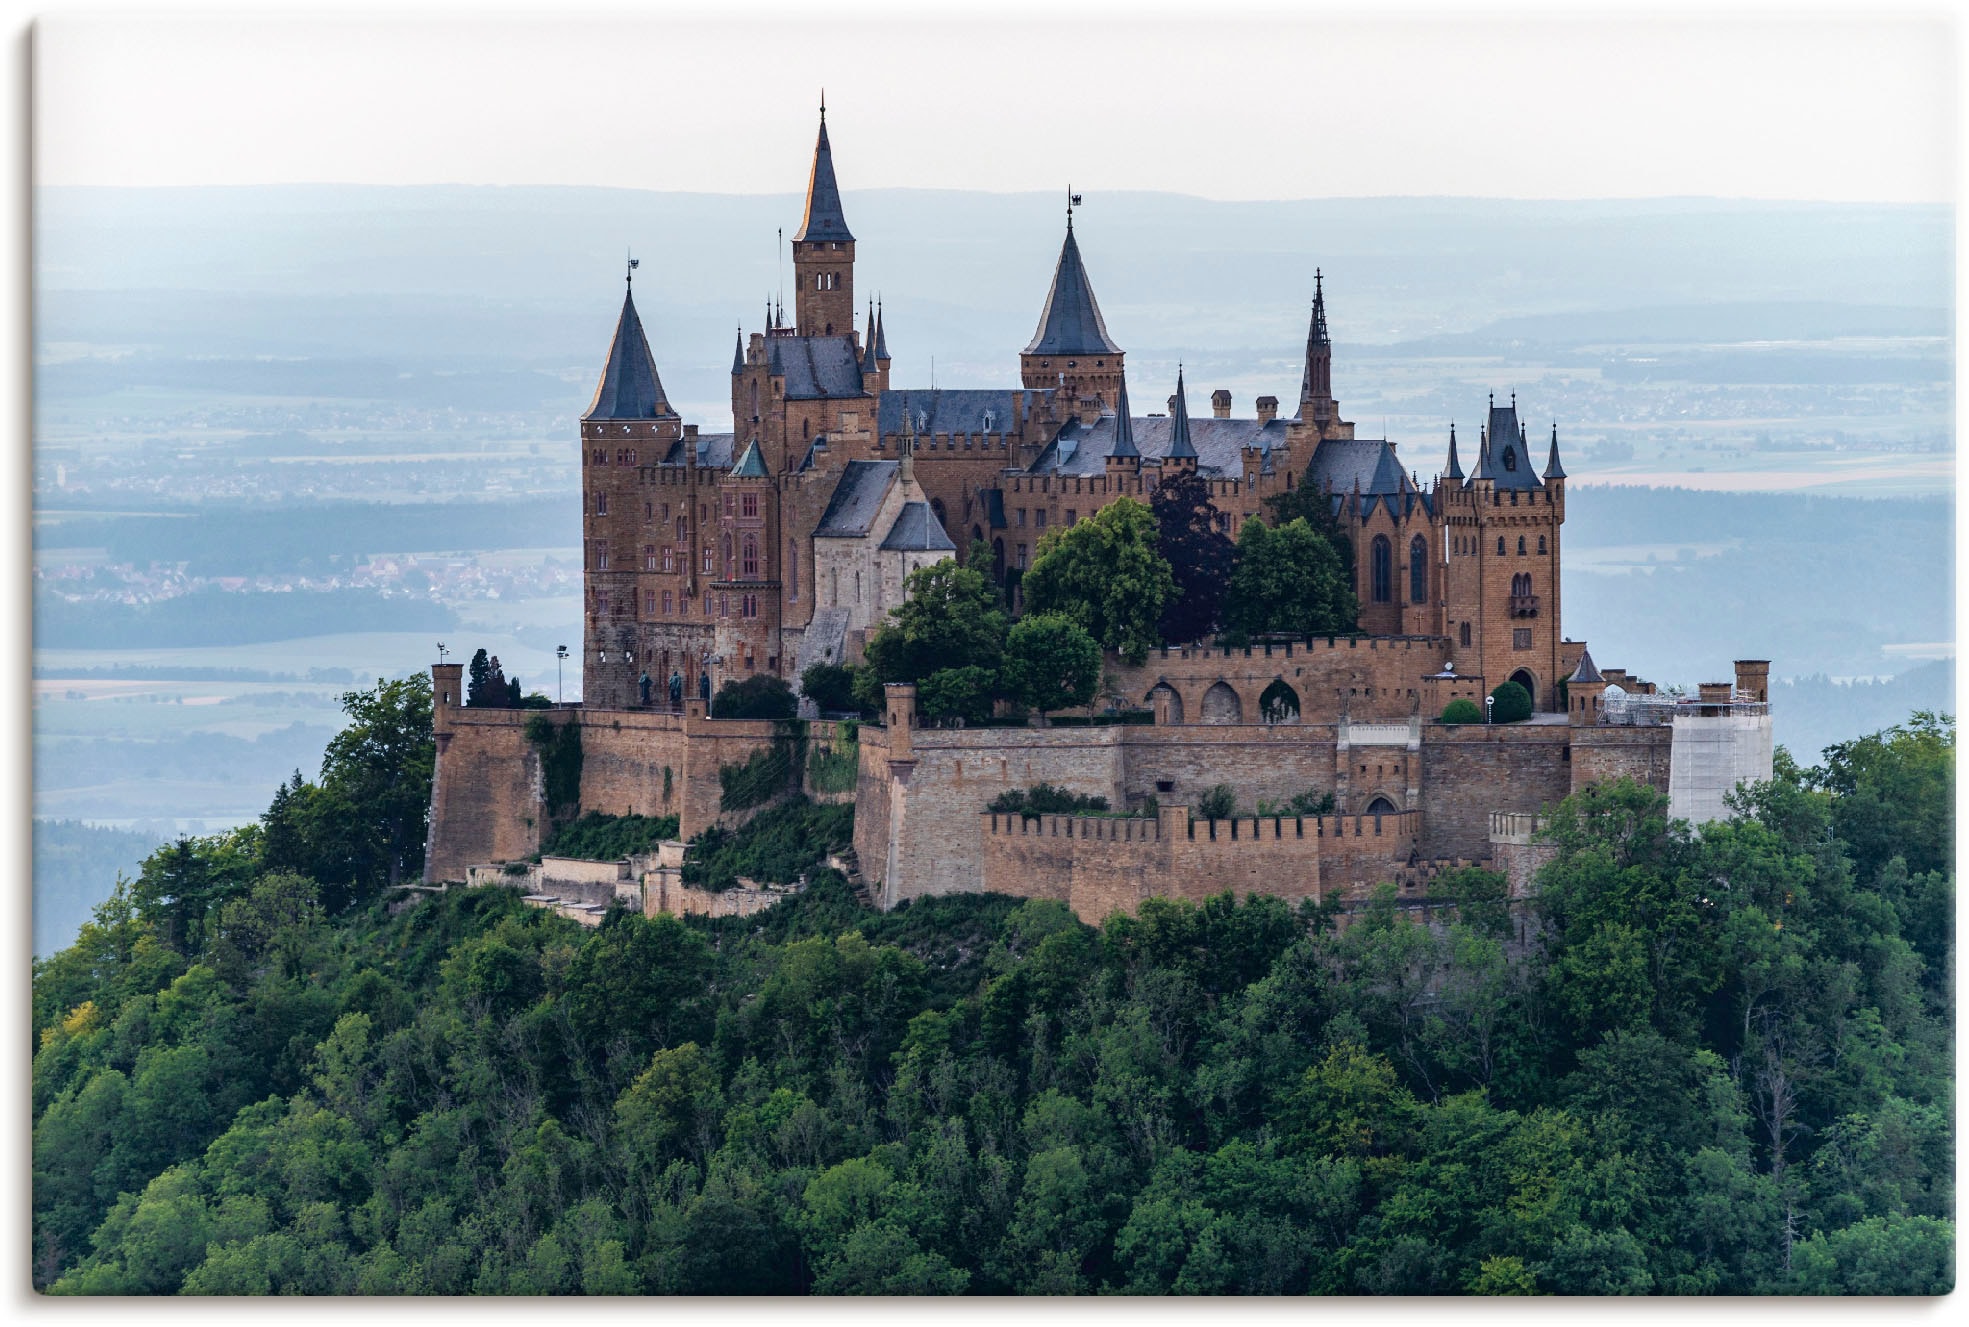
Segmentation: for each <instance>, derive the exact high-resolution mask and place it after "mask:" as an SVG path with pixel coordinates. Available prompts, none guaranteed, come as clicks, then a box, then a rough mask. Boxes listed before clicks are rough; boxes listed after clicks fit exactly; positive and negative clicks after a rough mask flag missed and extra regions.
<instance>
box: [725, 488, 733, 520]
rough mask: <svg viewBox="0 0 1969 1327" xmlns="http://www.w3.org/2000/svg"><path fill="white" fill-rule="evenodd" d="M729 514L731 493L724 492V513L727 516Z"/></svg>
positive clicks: (730, 512) (730, 511)
mask: <svg viewBox="0 0 1969 1327" xmlns="http://www.w3.org/2000/svg"><path fill="white" fill-rule="evenodd" d="M731 514H732V495H731V494H729V493H727V494H725V515H727V516H729V515H731Z"/></svg>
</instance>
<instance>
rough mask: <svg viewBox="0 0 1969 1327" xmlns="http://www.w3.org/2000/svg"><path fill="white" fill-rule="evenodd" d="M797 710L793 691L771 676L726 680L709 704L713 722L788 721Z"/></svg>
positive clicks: (757, 675) (729, 678) (762, 674)
mask: <svg viewBox="0 0 1969 1327" xmlns="http://www.w3.org/2000/svg"><path fill="white" fill-rule="evenodd" d="M798 709H799V705H798V703H797V702H796V701H795V700H794V699H793V688H792V687H789V686H788V685H786V682H785V680H784V679H782V678H778V677H775V676H774V675H773V674H771V673H754V674H752V676H750V677H747V678H743V679H740V678H735V677H728V678H726V679H725V684H724V685H723V686H721V687H719V688H718V694H717V695H716V696H715V697H713V698H712V701H711V717H712V718H714V719H790V718H792V717H793V716H794V714H795V713H796V712H797V711H798Z"/></svg>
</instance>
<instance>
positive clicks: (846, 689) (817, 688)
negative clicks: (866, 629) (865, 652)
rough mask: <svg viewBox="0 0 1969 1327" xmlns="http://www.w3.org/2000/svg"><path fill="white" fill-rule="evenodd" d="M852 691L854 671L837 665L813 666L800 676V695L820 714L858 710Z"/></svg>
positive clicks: (858, 706) (853, 687)
mask: <svg viewBox="0 0 1969 1327" xmlns="http://www.w3.org/2000/svg"><path fill="white" fill-rule="evenodd" d="M854 689H855V670H854V669H852V668H843V667H842V666H841V665H839V664H825V663H821V664H815V665H814V666H813V667H811V668H809V669H808V670H807V671H806V672H804V673H802V674H800V693H801V694H802V695H804V696H805V697H806V698H807V699H808V700H811V701H812V702H813V703H814V705H815V707H816V708H817V709H819V710H820V712H821V713H822V714H838V713H841V712H842V711H844V710H857V709H860V708H861V706H860V705H859V704H858V703H857V702H856V700H855V694H854Z"/></svg>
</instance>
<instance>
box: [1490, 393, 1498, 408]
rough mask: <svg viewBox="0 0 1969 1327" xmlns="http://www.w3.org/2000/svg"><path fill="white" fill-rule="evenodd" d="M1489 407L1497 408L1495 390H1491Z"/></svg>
mask: <svg viewBox="0 0 1969 1327" xmlns="http://www.w3.org/2000/svg"><path fill="white" fill-rule="evenodd" d="M1490 408H1491V409H1493V410H1495V409H1497V393H1496V392H1492V393H1491V394H1490Z"/></svg>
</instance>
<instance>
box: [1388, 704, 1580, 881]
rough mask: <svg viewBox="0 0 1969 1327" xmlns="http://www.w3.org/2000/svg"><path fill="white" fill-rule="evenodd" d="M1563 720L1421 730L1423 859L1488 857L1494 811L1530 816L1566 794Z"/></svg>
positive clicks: (1567, 733)
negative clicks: (1423, 816) (1426, 815)
mask: <svg viewBox="0 0 1969 1327" xmlns="http://www.w3.org/2000/svg"><path fill="white" fill-rule="evenodd" d="M1578 731H1580V730H1579V729H1576V728H1571V727H1568V726H1567V725H1566V724H1564V723H1539V722H1536V721H1533V722H1528V723H1513V724H1496V725H1489V724H1480V723H1471V724H1445V723H1428V724H1424V725H1423V729H1422V789H1421V792H1422V805H1423V807H1424V808H1425V809H1426V810H1427V812H1428V819H1427V821H1426V822H1425V824H1424V827H1423V832H1422V845H1421V846H1422V855H1423V856H1424V857H1437V858H1458V857H1461V858H1467V859H1470V860H1472V861H1482V860H1485V859H1487V858H1489V857H1490V855H1491V851H1490V814H1491V812H1493V811H1522V812H1529V813H1536V812H1538V811H1540V810H1543V809H1545V808H1548V807H1552V806H1556V805H1557V804H1558V803H1559V802H1561V801H1563V800H1564V799H1565V798H1566V797H1567V795H1568V794H1570V793H1571V792H1572V764H1571V760H1570V746H1569V742H1570V740H1571V738H1572V736H1573V734H1574V733H1576V732H1578Z"/></svg>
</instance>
